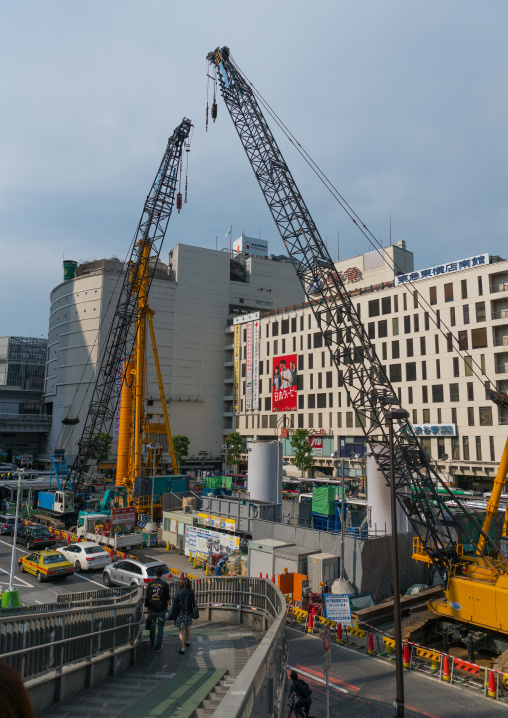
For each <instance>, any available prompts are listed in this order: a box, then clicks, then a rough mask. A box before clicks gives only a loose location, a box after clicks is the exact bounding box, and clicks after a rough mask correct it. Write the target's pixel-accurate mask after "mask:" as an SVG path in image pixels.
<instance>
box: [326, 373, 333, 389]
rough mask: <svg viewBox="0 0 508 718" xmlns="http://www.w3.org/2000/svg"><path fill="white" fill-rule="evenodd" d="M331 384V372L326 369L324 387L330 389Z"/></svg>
mask: <svg viewBox="0 0 508 718" xmlns="http://www.w3.org/2000/svg"><path fill="white" fill-rule="evenodd" d="M332 386H333V372H331V371H327V372H326V388H327V389H331V388H332Z"/></svg>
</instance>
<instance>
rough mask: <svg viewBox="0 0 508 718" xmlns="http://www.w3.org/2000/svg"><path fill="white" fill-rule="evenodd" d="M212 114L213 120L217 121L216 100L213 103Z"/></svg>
mask: <svg viewBox="0 0 508 718" xmlns="http://www.w3.org/2000/svg"><path fill="white" fill-rule="evenodd" d="M211 114H212V120H213V121H214V122H215V120H216V119H217V103H216V102H214V103H213V104H212V113H211Z"/></svg>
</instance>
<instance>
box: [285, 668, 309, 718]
mask: <svg viewBox="0 0 508 718" xmlns="http://www.w3.org/2000/svg"><path fill="white" fill-rule="evenodd" d="M289 677H290V678H291V685H290V686H289V697H290V698H291V696H292V695H295V696H296V698H298V701H297V703H296V705H295V713H296V715H297V716H299V718H309V711H310V707H311V705H312V698H311V695H312V690H311V689H310V688H309V686H308V685H307V683H305V681H304V680H302V679H301V678H298V673H297V672H296V671H291V673H290V674H289Z"/></svg>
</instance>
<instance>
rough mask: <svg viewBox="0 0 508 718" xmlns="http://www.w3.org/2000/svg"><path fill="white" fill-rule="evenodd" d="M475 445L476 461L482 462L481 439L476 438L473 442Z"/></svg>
mask: <svg viewBox="0 0 508 718" xmlns="http://www.w3.org/2000/svg"><path fill="white" fill-rule="evenodd" d="M475 444H476V461H481V460H482V437H481V436H477V437H476V440H475Z"/></svg>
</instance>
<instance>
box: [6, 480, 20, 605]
mask: <svg viewBox="0 0 508 718" xmlns="http://www.w3.org/2000/svg"><path fill="white" fill-rule="evenodd" d="M24 473H25V469H18V495H17V496H16V518H15V520H14V533H13V534H12V553H11V572H10V576H9V588H8V589H7V591H4V593H3V596H2V608H16V607H18V606H21V600H20V598H19V594H18V591H17V590H15V589H14V565H15V563H16V539H17V536H18V521H19V498H20V496H21V479H22V478H23V474H24Z"/></svg>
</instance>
